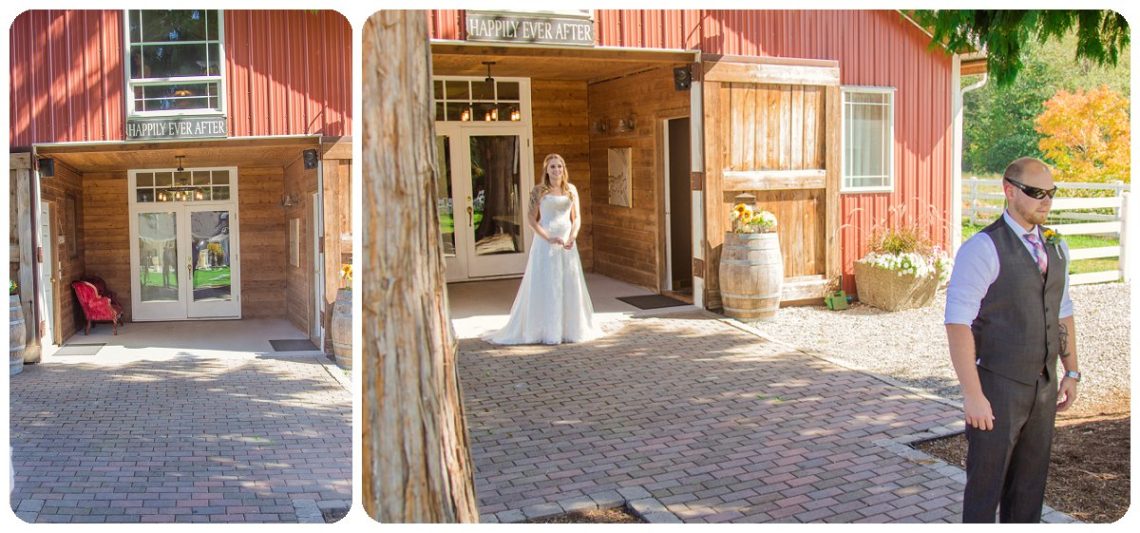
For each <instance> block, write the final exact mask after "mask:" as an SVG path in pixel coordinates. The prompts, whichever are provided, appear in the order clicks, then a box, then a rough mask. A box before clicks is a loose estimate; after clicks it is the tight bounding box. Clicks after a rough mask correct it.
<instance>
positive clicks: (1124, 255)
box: [1120, 192, 1132, 283]
mask: <svg viewBox="0 0 1140 533" xmlns="http://www.w3.org/2000/svg"><path fill="white" fill-rule="evenodd" d="M1129 196H1130V195H1129V193H1127V192H1122V193H1121V194H1120V280H1121V281H1123V282H1125V283H1128V282H1129V281H1131V279H1132V277H1131V276H1129V275H1128V219H1130V218H1132V214H1131V213H1130V212H1129V210H1128V197H1129Z"/></svg>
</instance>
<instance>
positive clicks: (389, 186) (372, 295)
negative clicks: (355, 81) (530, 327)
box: [361, 11, 479, 522]
mask: <svg viewBox="0 0 1140 533" xmlns="http://www.w3.org/2000/svg"><path fill="white" fill-rule="evenodd" d="M427 29H428V23H427V19H426V16H425V13H424V12H423V11H381V12H379V13H377V14H375V15H373V16H372V17H371V18H369V19H368V23H367V24H366V25H365V27H364V48H363V54H364V86H363V87H364V114H363V117H364V123H363V124H364V145H363V154H364V166H363V175H364V180H363V187H362V188H363V193H364V196H363V206H364V212H363V226H364V227H363V241H364V261H363V262H362V268H361V271H362V272H361V273H362V275H363V276H364V277H363V278H362V280H361V286H362V288H363V293H364V294H363V296H364V297H363V298H362V299H361V307H362V309H363V317H362V319H363V324H364V331H363V338H364V342H363V348H362V349H363V367H364V368H363V381H364V406H363V415H364V428H363V435H364V442H363V448H364V487H363V492H364V507H365V510H367V511H368V513H369V514H370V515H372V517H373V518H375V519H377V520H379V521H381V522H476V521H478V518H479V514H478V511H477V510H476V508H475V489H474V482H473V479H472V467H471V454H470V451H469V449H468V443H467V426H466V424H465V422H464V418H463V405H462V398H461V396H460V391H459V379H458V375H457V368H456V362H457V361H456V358H457V345H456V340H455V333H454V331H453V330H452V328H451V322H450V320H449V316H448V310H447V298H446V293H445V288H446V287H445V285H444V273H443V257H442V255H441V252H440V246H441V243H440V233H439V218H438V215H437V206H436V193H435V191H436V179H437V176H436V169H435V162H436V154H435V142H434V140H435V130H434V118H433V112H432V111H433V103H432V90H431V73H430V64H431V63H430V61H431V56H430V52H429V50H428V35H427Z"/></svg>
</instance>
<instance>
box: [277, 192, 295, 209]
mask: <svg viewBox="0 0 1140 533" xmlns="http://www.w3.org/2000/svg"><path fill="white" fill-rule="evenodd" d="M295 205H297V198H295V197H294V196H293V195H292V194H282V195H281V207H284V208H286V209H288V208H290V207H293V206H295Z"/></svg>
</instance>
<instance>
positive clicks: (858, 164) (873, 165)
mask: <svg viewBox="0 0 1140 533" xmlns="http://www.w3.org/2000/svg"><path fill="white" fill-rule="evenodd" d="M894 116H895V90H894V89H893V88H890V87H844V88H843V182H842V186H841V187H840V190H841V191H842V192H890V191H893V190H894V188H895V175H894V174H895V170H894V169H895V165H894V153H895V128H894Z"/></svg>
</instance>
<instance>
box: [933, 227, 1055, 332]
mask: <svg viewBox="0 0 1140 533" xmlns="http://www.w3.org/2000/svg"><path fill="white" fill-rule="evenodd" d="M1002 219H1003V220H1005V223H1006V224H1009V227H1010V228H1011V229H1013V231H1014V233H1016V234H1017V235H1019V236H1021V238H1020V239H1019V240H1020V241H1021V244H1022V245H1024V246H1025V253H1027V254H1029V258H1030V259H1032V258H1033V245H1031V244H1029V241H1027V240H1026V239H1025V237H1024V236H1023V235H1025V234H1026V233H1029V232H1030V231H1033V232H1034V233H1037V236H1038V238H1041V227H1040V226H1034V227H1033V228H1031V229H1025V228H1022V227H1021V225H1020V224H1018V223H1017V222H1016V221H1014V220H1013V218H1012V217H1010V216H1009V212H1008V211H1006V212H1004V213H1002ZM1041 242H1042V243H1044V242H1045V239H1044V238H1041ZM1060 254H1061V256H1062V257H1064V258H1065V259H1066V260H1068V258H1069V245H1068V244H1067V243H1065V241H1063V240H1062V241H1061V246H1060ZM999 270H1000V263H999V262H998V255H997V248H995V247H994V241H993V240H992V239H990V236H989V235H987V234H985V233H982V232H978V233H977V234H975V235H974V236H973V237H970V238H969V239H968V240H966V242H965V243H963V244H962V247H961V248H959V249H958V255H957V256H956V257H955V258H954V270H953V272H951V274H950V284H949V285H948V286H947V287H946V320H945V323H946V324H964V325H967V326H969V325H971V324H973V323H974V319H975V318H977V317H978V310H979V309H981V307H982V298H984V297H985V296H986V293H987V292H989V290H990V285H992V284H993V282H994V280H996V279H997V277H998V271H999ZM1057 316H1058V318H1065V317H1070V316H1073V301H1072V300H1070V299H1069V272H1068V269H1067V268H1066V269H1065V289H1064V292H1062V293H1061V309H1060V312H1059V313H1058V315H1057Z"/></svg>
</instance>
